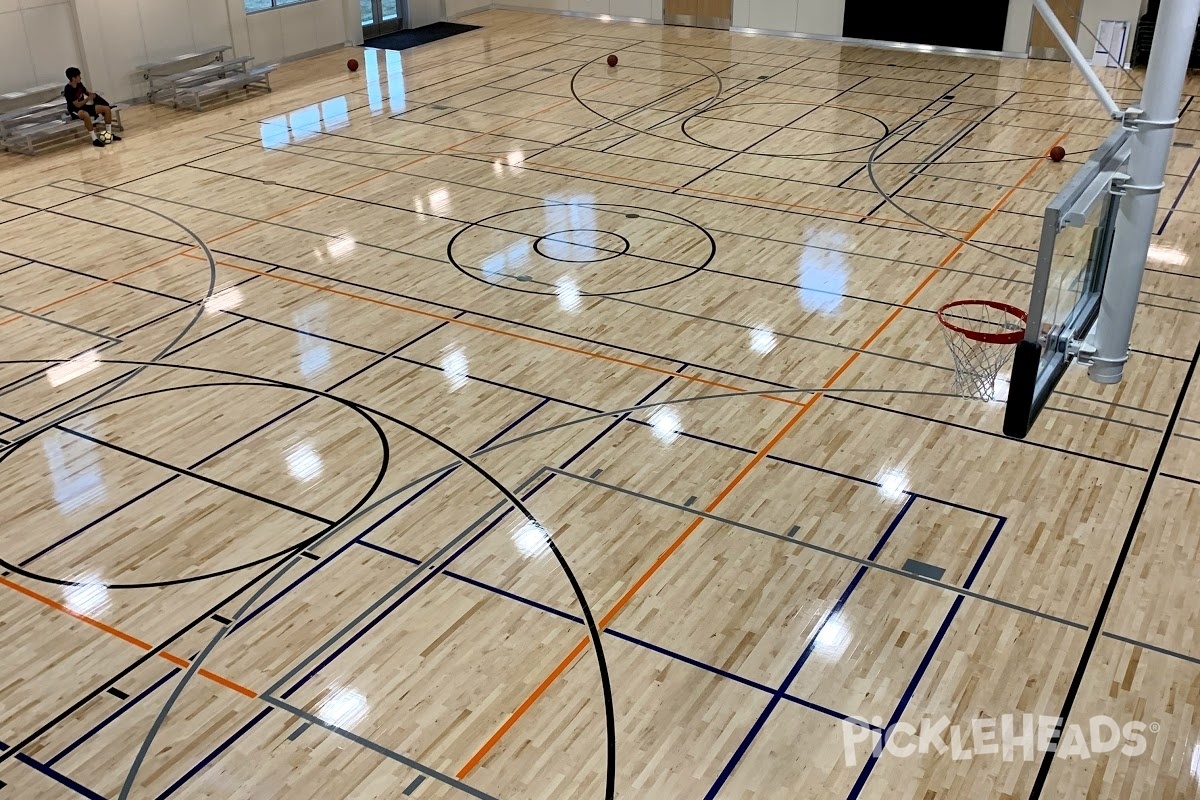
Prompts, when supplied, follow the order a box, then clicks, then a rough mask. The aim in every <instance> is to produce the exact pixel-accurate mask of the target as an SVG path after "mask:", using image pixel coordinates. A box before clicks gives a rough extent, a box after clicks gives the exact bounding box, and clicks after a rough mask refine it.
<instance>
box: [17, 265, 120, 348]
mask: <svg viewBox="0 0 1200 800" xmlns="http://www.w3.org/2000/svg"><path fill="white" fill-rule="evenodd" d="M30 263H32V262H30ZM21 266H29V265H28V264H22V265H21ZM0 309H4V310H5V311H9V312H11V313H13V314H20V315H21V316H23V317H31V318H33V319H37V320H41V321H42V322H49V323H50V324H51V325H58V326H60V327H63V328H70V329H71V330H73V331H75V332H77V333H86V334H88V335H89V336H95V337H97V338H100V339H107V340H108V341H110V342H112V343H114V344H120V343H121V340H120V339H118V338H116V337H115V336H109V335H108V334H106V333H98V332H97V331H89V330H88V329H87V328H80V327H79V326H78V325H72V324H71V323H69V322H62V321H61V320H57V319H53V318H52V317H44V316H42V315H41V314H34V313H33V312H31V311H22V310H21V309H19V308H13V307H12V306H6V305H4V304H3V303H0Z"/></svg>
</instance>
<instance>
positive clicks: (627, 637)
mask: <svg viewBox="0 0 1200 800" xmlns="http://www.w3.org/2000/svg"><path fill="white" fill-rule="evenodd" d="M358 544H360V545H362V546H363V547H368V548H370V549H371V550H375V551H377V552H380V553H383V554H384V555H388V556H391V557H392V558H398V559H400V560H401V561H406V562H408V563H410V564H419V563H421V562H420V559H416V558H413V557H412V556H408V555H405V554H403V553H399V552H397V551H395V550H391V549H389V548H386V547H381V546H380V545H377V544H375V543H374V542H367V541H362V542H359V543H358ZM445 575H446V577H447V578H453V579H455V580H457V581H461V582H462V583H466V584H469V585H471V586H474V587H476V588H477V589H483V590H484V591H487V592H491V593H492V594H496V595H499V596H501V597H504V598H507V599H509V600H513V601H515V602H518V603H521V604H522V605H526V606H529V607H531V608H536V609H537V610H539V611H544V612H545V613H547V614H552V615H554V616H556V617H559V618H560V619H565V620H568V621H570V622H574V623H575V624H577V625H582V624H583V619H582V618H581V617H577V616H575V615H574V614H571V613H568V612H566V611H560V610H559V609H557V608H555V607H553V606H549V605H546V604H545V603H540V602H538V601H537V600H533V599H531V598H528V597H524V596H522V595H519V594H516V593H515V592H510V591H508V590H506V589H501V588H499V587H498V586H492V585H491V584H488V583H484V582H483V581H480V580H477V579H475V578H471V577H469V576H467V575H463V574H461V573H458V572H454V571H452V570H446V572H445ZM602 632H603V633H607V634H609V635H610V636H614V637H616V638H618V639H622V640H624V641H626V642H629V643H630V644H634V645H637V646H639V647H643V648H645V649H647V650H652V651H653V652H656V653H658V654H659V655H663V656H666V657H667V658H670V659H673V660H675V661H679V662H682V663H684V664H689V665H691V666H693V667H696V668H698V669H702V670H704V671H705V672H711V673H712V674H714V675H718V676H720V677H722V678H726V679H728V680H731V681H734V682H735V683H740V684H742V685H743V686H749V687H750V688H752V689H758V690H759V691H760V692H765V693H767V694H771V693H772V692H774V691H775V690H774V689H772V688H771V687H770V686H767V685H766V684H764V683H759V682H758V681H755V680H751V679H750V678H745V677H742V676H741V675H738V674H737V673H735V672H730V671H728V670H725V669H721V668H720V667H717V666H714V665H712V664H708V663H706V662H704V661H700V660H699V659H695V658H692V657H691V656H686V655H684V654H682V653H678V652H676V651H674V650H670V649H668V648H666V647H663V646H661V645H657V644H654V643H653V642H649V641H646V640H645V639H642V638H639V637H637V636H634V635H632V634H628V633H624V632H622V631H619V630H616V629H615V628H612V627H608V628H605V629H604V630H603V631H602ZM784 699H785V700H789V701H791V702H793V703H797V704H799V705H802V706H805V707H806V708H811V709H813V710H814V711H819V712H820V713H822V714H825V715H827V716H831V717H834V718H836V719H840V720H844V721H846V722H851V723H853V724H855V725H858V726H859V727H863V728H868V729H870V730H873V731H875V732H876V733H883V729H882V728H876V727H875V726H874V725H871V724H870V723H869V722H867V721H865V720H859V719H855V718H853V717H849V716H847V715H845V714H842V713H841V712H839V711H834V710H832V709H829V708H825V707H824V706H821V705H818V704H816V703H813V702H810V701H808V700H803V699H801V698H799V697H796V696H794V695H791V694H785V695H784Z"/></svg>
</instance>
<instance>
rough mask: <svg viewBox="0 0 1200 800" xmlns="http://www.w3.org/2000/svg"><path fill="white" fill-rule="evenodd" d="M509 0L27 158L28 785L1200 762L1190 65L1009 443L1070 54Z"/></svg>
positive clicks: (579, 786) (76, 793)
mask: <svg viewBox="0 0 1200 800" xmlns="http://www.w3.org/2000/svg"><path fill="white" fill-rule="evenodd" d="M467 21H469V22H471V23H474V24H478V25H481V26H483V27H482V28H481V29H480V30H478V31H474V32H471V33H467V34H463V35H460V36H456V37H453V38H450V39H446V40H443V41H440V42H436V43H434V44H430V45H427V46H423V47H420V48H417V49H413V50H409V51H405V52H403V53H399V52H386V51H375V50H367V51H341V52H336V53H331V54H328V55H325V56H321V57H317V58H312V59H309V60H306V61H302V62H297V63H293V64H288V65H285V66H284V67H282V68H281V69H280V70H279V72H278V73H277V76H278V80H277V81H276V82H275V85H276V90H275V92H274V93H272V94H270V95H268V96H263V97H259V98H255V99H251V100H248V101H245V102H240V103H234V104H230V105H228V106H224V107H222V108H219V109H216V110H214V111H211V112H207V113H205V114H203V115H196V114H192V113H188V112H182V111H181V112H175V111H172V110H169V109H163V108H158V107H146V106H138V107H131V108H130V109H129V110H128V111H127V113H126V114H125V120H126V124H127V126H128V132H127V135H126V138H125V141H123V142H121V143H119V144H116V145H113V146H112V147H109V148H104V149H103V150H97V149H94V148H91V147H87V146H86V145H79V146H73V147H69V148H67V149H65V150H63V151H60V152H58V153H56V154H52V155H48V156H43V157H38V158H24V157H18V156H12V155H4V156H0V175H2V177H3V181H2V184H3V199H0V328H2V329H3V330H2V331H0V475H2V477H0V480H2V481H3V485H4V487H5V491H4V492H3V494H2V495H0V560H2V562H3V569H4V574H3V577H0V631H2V637H3V647H2V648H0V782H2V786H0V800H27V799H28V800H33V799H34V798H37V799H39V800H40V798H75V797H89V798H95V797H103V798H118V797H129V798H165V797H177V798H193V797H194V798H201V797H218V798H228V799H230V800H232V799H233V798H253V800H269V799H273V798H279V799H280V800H299V799H300V798H320V799H321V800H340V798H364V799H365V798H405V797H409V796H411V797H414V798H467V797H475V798H503V799H504V800H590V799H591V798H597V799H600V798H606V797H620V798H625V799H626V800H628V799H629V798H638V799H639V800H650V798H653V800H676V799H681V800H682V799H687V800H691V799H692V798H696V799H700V798H705V799H708V798H722V800H768V799H769V800H795V799H796V798H810V797H837V798H841V797H846V798H889V799H890V798H926V799H931V798H972V799H974V798H1018V797H1029V796H1031V795H1036V796H1039V797H1054V798H1078V797H1093V798H1118V797H1147V798H1150V797H1153V798H1194V797H1197V796H1200V789H1198V788H1197V782H1198V781H1200V747H1198V745H1197V730H1198V728H1197V723H1196V713H1197V706H1198V705H1200V699H1198V697H1200V635H1198V630H1200V603H1198V602H1197V600H1196V591H1195V587H1196V586H1197V581H1198V580H1200V514H1197V508H1200V446H1198V444H1197V443H1198V442H1200V406H1198V405H1197V404H1198V403H1200V393H1198V392H1197V391H1196V390H1195V388H1194V386H1193V385H1192V375H1193V368H1194V366H1195V364H1196V358H1197V352H1198V350H1197V348H1198V346H1200V302H1198V301H1200V284H1198V283H1196V281H1197V280H1198V279H1200V265H1198V264H1197V263H1195V260H1194V254H1195V253H1196V252H1197V247H1198V245H1200V225H1198V223H1200V190H1197V188H1196V185H1195V181H1193V180H1192V176H1193V175H1194V174H1195V173H1196V171H1197V166H1198V165H1200V161H1198V160H1197V156H1198V154H1200V149H1197V148H1195V147H1193V145H1195V144H1196V140H1197V139H1198V138H1200V111H1198V110H1196V109H1193V108H1192V105H1193V99H1194V98H1193V96H1192V94H1193V93H1195V92H1197V91H1200V82H1196V80H1195V79H1192V80H1190V81H1189V84H1188V86H1187V89H1186V91H1187V92H1188V94H1187V96H1186V97H1185V102H1186V104H1187V105H1186V107H1185V110H1184V113H1183V115H1182V123H1181V129H1180V131H1179V134H1178V136H1177V145H1178V146H1177V147H1175V148H1173V150H1172V158H1171V162H1170V168H1169V172H1170V174H1169V176H1168V178H1167V187H1166V190H1165V191H1164V193H1163V195H1162V207H1161V211H1160V219H1159V225H1160V227H1159V229H1158V232H1157V235H1156V236H1155V239H1154V244H1153V247H1152V250H1151V261H1150V263H1149V265H1148V266H1149V270H1148V272H1147V274H1146V281H1145V284H1144V287H1143V288H1144V291H1143V293H1142V296H1141V298H1140V307H1139V312H1138V318H1137V324H1136V328H1135V331H1134V348H1135V352H1134V353H1133V357H1132V360H1131V362H1130V365H1129V369H1128V372H1127V379H1126V380H1125V381H1124V382H1123V383H1122V384H1120V385H1118V386H1112V387H1103V386H1099V385H1096V384H1092V383H1090V382H1088V381H1087V379H1086V375H1085V374H1084V371H1083V370H1073V371H1072V372H1071V373H1070V374H1069V375H1068V376H1067V378H1065V379H1064V381H1063V383H1062V384H1061V385H1060V387H1059V391H1058V392H1057V393H1056V395H1055V396H1054V398H1053V399H1052V400H1051V402H1050V404H1049V406H1048V408H1047V409H1046V410H1045V411H1044V412H1043V414H1042V416H1041V418H1040V419H1039V420H1038V422H1037V424H1036V426H1035V429H1034V431H1033V432H1032V434H1031V436H1030V437H1029V439H1028V440H1026V441H1016V440H1012V439H1007V438H1005V437H1003V436H1002V435H1001V434H1000V421H1001V418H1002V416H1003V404H1002V402H999V401H996V402H990V403H984V402H978V401H973V400H967V399H962V398H959V397H957V396H954V394H953V391H952V385H953V370H952V362H951V359H950V355H949V353H948V351H947V349H946V344H945V342H944V341H943V337H942V334H941V331H940V329H939V327H938V324H937V322H936V319H935V316H934V311H935V310H936V309H937V308H938V307H939V306H940V305H941V304H943V303H945V302H948V301H950V300H953V299H956V298H965V297H985V298H989V299H996V300H1003V301H1006V302H1011V303H1014V304H1017V305H1021V306H1024V305H1026V304H1027V303H1028V299H1029V291H1030V280H1031V278H1032V262H1033V259H1034V256H1035V254H1036V248H1037V244H1038V231H1039V228H1040V222H1041V213H1042V209H1043V208H1044V207H1045V205H1046V203H1047V202H1048V201H1049V199H1050V198H1051V197H1052V196H1053V194H1054V193H1055V192H1056V191H1057V190H1058V189H1059V188H1060V187H1061V186H1062V185H1063V184H1064V183H1065V182H1066V180H1067V179H1068V178H1069V177H1070V175H1071V174H1073V173H1074V171H1075V170H1076V169H1077V168H1078V166H1079V164H1080V163H1081V162H1082V161H1083V160H1085V159H1086V157H1087V155H1088V153H1089V152H1090V151H1091V150H1092V149H1093V148H1095V147H1096V146H1097V145H1098V144H1099V143H1100V142H1101V141H1102V140H1103V138H1104V137H1105V135H1106V134H1107V133H1108V132H1109V130H1110V129H1111V124H1112V123H1111V122H1109V121H1108V120H1106V119H1105V117H1104V113H1103V111H1102V109H1101V108H1100V107H1099V105H1098V104H1097V103H1095V102H1094V101H1093V100H1092V99H1091V98H1090V96H1089V94H1088V91H1087V89H1086V87H1085V86H1084V85H1083V83H1082V81H1081V79H1080V78H1079V77H1078V76H1077V75H1076V74H1074V73H1073V72H1072V70H1071V69H1070V67H1069V66H1068V65H1066V64H1058V63H1052V62H1039V61H1020V60H998V59H988V58H976V57H956V56H946V55H938V54H931V53H920V52H911V51H899V50H882V49H869V48H864V47H855V46H847V45H840V44H835V43H831V42H824V41H815V40H803V39H791V38H781V37H770V36H747V35H736V34H729V33H726V32H718V31H710V30H696V29H686V28H670V27H661V26H653V25H637V24H630V23H620V22H601V21H596V20H585V19H574V18H566V17H559V16H540V15H534V14H525V13H517V12H510V11H490V12H486V13H482V14H478V15H475V16H472V17H469V18H468V19H467ZM609 54H616V55H617V56H618V58H619V64H618V65H617V66H616V67H615V68H609V67H608V66H606V64H605V58H606V57H607V56H608V55H609ZM349 55H354V56H355V57H357V58H358V59H359V60H360V61H362V62H363V68H362V70H360V71H359V72H358V73H354V74H351V73H349V72H347V71H346V69H345V66H344V63H345V59H346V58H347V57H348V56H349ZM1106 80H1108V82H1109V83H1110V84H1111V86H1112V89H1113V91H1114V92H1115V93H1116V95H1117V96H1118V98H1119V99H1120V100H1122V101H1126V102H1128V101H1132V100H1133V99H1134V98H1135V97H1136V96H1137V90H1136V87H1135V86H1134V84H1133V83H1132V82H1131V81H1130V80H1129V79H1128V78H1126V77H1124V76H1122V75H1121V74H1120V73H1119V72H1115V71H1110V72H1108V73H1106ZM97 88H98V89H100V90H101V91H103V88H104V87H97ZM1056 144H1062V145H1063V146H1064V147H1065V148H1066V149H1067V151H1068V158H1067V160H1066V161H1065V162H1063V163H1061V164H1055V163H1052V162H1051V161H1049V160H1048V159H1047V158H1046V157H1045V155H1046V153H1047V152H1048V151H1049V149H1050V148H1051V147H1052V146H1054V145H1056ZM1194 456H1195V457H1194ZM1193 515H1195V516H1193ZM1064 710H1067V711H1069V716H1068V723H1069V725H1068V729H1070V728H1071V727H1072V726H1078V727H1080V728H1081V729H1082V730H1085V731H1087V730H1088V728H1089V725H1091V724H1092V722H1093V721H1094V720H1096V719H1101V718H1111V719H1112V720H1114V721H1115V724H1117V725H1120V726H1127V725H1128V724H1131V723H1139V724H1140V725H1143V726H1145V729H1144V739H1145V743H1146V744H1145V747H1144V748H1142V752H1135V751H1136V750H1137V749H1138V748H1131V747H1123V746H1122V747H1118V746H1116V744H1115V742H1114V743H1113V746H1111V747H1109V746H1108V745H1106V744H1105V743H1104V742H1103V741H1097V740H1096V738H1095V737H1091V738H1089V739H1088V749H1087V750H1086V751H1081V750H1080V749H1079V748H1078V747H1074V748H1070V749H1067V751H1066V752H1060V753H1059V754H1058V757H1056V758H1053V759H1052V761H1045V760H1044V756H1043V754H1042V753H1041V752H1038V749H1037V748H1036V747H1035V746H1033V744H1031V743H1030V741H1025V742H1022V741H1021V740H1020V738H1019V736H1020V734H1021V733H1022V732H1024V733H1025V734H1028V735H1030V736H1032V734H1033V726H1035V725H1037V724H1038V719H1039V718H1040V717H1047V718H1054V717H1058V716H1059V715H1060V714H1062V713H1063V712H1064ZM923 722H924V723H926V724H927V725H934V726H936V725H944V726H945V727H944V728H942V729H941V730H942V731H943V733H944V736H942V738H937V737H931V740H932V738H937V743H938V745H941V746H933V747H923V748H922V747H918V746H917V745H918V737H916V736H913V735H911V733H910V731H911V730H912V729H919V728H920V727H921V726H922V723H923ZM898 725H899V727H897V726H898ZM1005 725H1008V726H1009V727H1008V729H1007V730H1008V732H1009V734H1014V735H1015V736H1016V737H1017V739H1016V745H1015V747H1014V746H1013V736H1012V735H1006V736H1007V738H1005V736H1000V735H998V734H997V733H996V732H997V731H1001V730H1002V729H1003V728H1004V726H1005ZM1014 725H1015V730H1014ZM905 726H912V728H906V727H905ZM973 726H974V727H973ZM989 726H991V727H989ZM951 729H953V730H956V731H958V732H959V733H962V732H964V731H965V732H966V736H967V738H968V739H970V740H971V742H973V743H974V745H964V746H962V747H960V746H959V745H960V744H961V742H959V741H958V740H955V743H954V744H953V749H951V748H950V745H951V740H952V736H951V733H950V731H951ZM974 729H979V730H990V731H991V732H992V734H993V741H995V740H1001V741H1002V742H1003V743H1006V744H1007V748H1001V749H1000V750H998V751H993V752H989V751H988V748H986V747H980V746H978V745H979V744H980V741H981V740H980V738H979V736H975V738H971V737H972V731H973V730H974ZM1105 736H1107V734H1105ZM985 738H986V737H985ZM1103 738H1104V737H1101V739H1103ZM1077 744H1078V743H1077ZM1121 744H1122V745H1124V744H1127V742H1125V741H1124V740H1122V742H1121ZM885 745H886V746H885ZM907 745H911V746H912V750H911V751H907V752H906V751H905V746H907ZM972 746H973V747H974V749H973V750H972V752H971V753H970V754H967V753H965V752H964V747H965V748H967V749H970V748H971V747H972ZM1043 763H1046V764H1047V765H1048V766H1049V772H1048V777H1047V779H1046V781H1045V783H1044V784H1037V782H1036V776H1037V775H1038V772H1039V769H1040V768H1041V767H1042V766H1043Z"/></svg>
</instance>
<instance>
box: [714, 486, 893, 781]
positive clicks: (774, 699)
mask: <svg viewBox="0 0 1200 800" xmlns="http://www.w3.org/2000/svg"><path fill="white" fill-rule="evenodd" d="M915 501H916V498H915V497H914V496H912V495H909V497H908V500H906V501H905V502H904V506H903V507H902V508H901V509H900V511H898V512H897V513H896V516H894V517H893V518H892V521H891V523H890V524H889V525H888V527H887V530H885V531H884V532H883V535H882V536H880V537H879V541H878V542H876V543H875V547H873V548H872V549H871V553H870V554H869V555H868V556H867V559H868V560H869V561H874V560H875V559H876V558H878V557H879V553H880V552H881V551H882V550H883V548H884V545H886V544H887V542H888V539H890V538H891V536H892V534H893V533H894V532H895V531H896V529H897V528H898V527H899V526H900V523H901V521H903V519H904V517H905V515H906V514H908V511H909V509H911V508H912V506H913V503H914V502H915ZM866 574H867V568H866V567H859V568H858V569H857V570H855V573H854V577H853V578H851V579H850V583H849V584H848V585H847V586H846V588H845V589H844V590H843V591H842V594H841V596H840V597H838V599H837V602H836V603H834V605H833V608H831V609H830V610H829V611H828V612H827V613H826V614H825V617H824V618H823V619H822V620H821V622H820V624H819V625H817V626H816V628H814V629H813V632H812V633H811V634H810V635H809V637H808V642H806V643H805V645H804V650H803V651H801V653H800V657H799V658H798V659H796V663H795V664H794V665H793V666H792V668H791V670H790V671H789V672H788V674H787V677H785V678H784V679H783V683H781V684H780V685H779V688H778V689H776V690H775V691H774V692H773V693H772V695H771V699H770V701H768V702H767V707H766V708H764V709H763V710H762V713H761V714H759V715H758V719H757V720H755V722H754V724H753V725H752V726H750V730H749V731H747V732H746V735H745V737H744V738H743V739H742V741H741V743H740V744H739V745H738V747H737V749H736V750H735V751H734V752H733V755H732V756H730V757H729V761H728V762H726V764H725V767H724V768H723V769H722V770H721V774H720V775H718V776H717V779H716V781H714V782H713V785H712V787H711V788H710V789H709V790H708V793H707V794H706V795H705V796H704V797H705V800H713V798H715V797H716V796H717V794H718V793H720V791H721V788H722V787H723V786H724V785H725V783H726V781H728V780H729V777H730V776H731V775H733V771H734V770H735V769H736V768H737V765H738V764H739V763H740V762H741V760H742V758H743V757H744V756H745V755H746V752H747V751H748V750H749V749H750V745H752V744H753V743H754V740H755V739H756V738H758V734H759V733H760V732H761V731H762V729H763V727H764V726H765V725H766V723H767V720H768V719H769V718H770V717H771V714H772V713H773V712H774V711H775V709H776V708H777V707H778V706H779V701H780V700H782V699H783V694H784V693H785V692H786V691H787V689H788V687H789V686H791V685H792V682H793V681H795V679H796V676H797V675H798V674H799V673H800V670H801V669H803V668H804V665H805V664H806V663H808V659H809V657H810V656H811V655H812V654H813V652H814V651H815V650H816V646H817V639H818V638H819V637H820V635H821V631H823V630H824V629H825V626H826V625H828V624H829V621H830V620H832V619H834V618H835V617H837V616H838V614H840V613H841V611H842V608H844V607H845V605H846V603H847V601H849V599H850V596H851V595H852V594H853V593H854V590H855V589H857V588H858V585H859V584H860V583H861V582H862V579H863V577H865V576H866Z"/></svg>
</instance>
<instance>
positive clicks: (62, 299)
mask: <svg viewBox="0 0 1200 800" xmlns="http://www.w3.org/2000/svg"><path fill="white" fill-rule="evenodd" d="M194 248H195V245H193V246H192V247H189V248H188V250H192V249H194ZM186 252H187V250H182V251H180V252H178V253H172V254H171V255H169V256H164V257H163V258H160V259H158V260H157V261H154V262H152V263H150V264H146V265H144V266H141V267H138V268H137V269H131V270H130V271H129V272H125V273H122V274H120V275H118V276H116V277H115V278H109V279H108V280H106V281H101V282H100V283H94V284H92V285H91V286H89V287H87V288H86V289H80V290H79V291H78V292H73V293H71V294H69V295H67V296H66V297H60V298H58V299H57V300H53V301H51V302H49V303H46V304H45V305H43V306H38V307H37V308H35V309H33V310H32V311H29V312H26V313H29V314H37V313H39V312H42V311H45V310H46V309H48V308H53V307H54V306H56V305H58V304H60V303H65V302H67V301H68V300H74V299H75V298H76V297H79V296H80V295H85V294H87V293H88V292H94V291H96V290H97V289H100V288H102V287H104V286H108V285H109V284H112V283H116V282H117V281H119V280H121V279H122V278H128V277H129V276H130V275H136V274H137V273H139V272H143V271H145V270H148V269H150V268H151V267H157V266H158V265H159V264H165V263H166V262H168V261H170V260H171V259H172V258H176V257H177V256H181V255H184V254H185V253H186ZM19 319H21V315H19V314H18V315H15V316H12V317H9V318H8V319H6V320H0V327H3V326H5V325H7V324H8V323H10V322H15V321H16V320H19Z"/></svg>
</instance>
